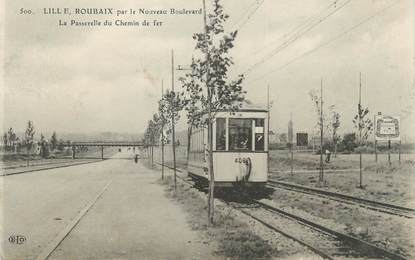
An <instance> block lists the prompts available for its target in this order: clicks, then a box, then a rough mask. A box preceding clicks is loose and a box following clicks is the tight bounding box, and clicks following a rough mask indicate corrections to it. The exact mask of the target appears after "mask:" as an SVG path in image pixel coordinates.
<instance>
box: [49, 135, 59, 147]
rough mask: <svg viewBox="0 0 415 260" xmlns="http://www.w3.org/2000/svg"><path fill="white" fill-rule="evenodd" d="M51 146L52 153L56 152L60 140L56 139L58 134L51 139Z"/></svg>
mask: <svg viewBox="0 0 415 260" xmlns="http://www.w3.org/2000/svg"><path fill="white" fill-rule="evenodd" d="M50 145H51V149H52V151H54V150H55V149H56V148H57V146H58V138H57V137H56V132H53V134H52V136H51V137H50Z"/></svg>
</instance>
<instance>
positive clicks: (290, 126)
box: [288, 112, 294, 177]
mask: <svg viewBox="0 0 415 260" xmlns="http://www.w3.org/2000/svg"><path fill="white" fill-rule="evenodd" d="M288 136H289V138H288V139H289V142H290V152H291V177H292V175H293V172H294V151H293V148H294V142H293V138H294V129H293V113H292V112H290V122H289V124H288Z"/></svg>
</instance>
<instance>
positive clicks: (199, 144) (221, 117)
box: [187, 106, 268, 187]
mask: <svg viewBox="0 0 415 260" xmlns="http://www.w3.org/2000/svg"><path fill="white" fill-rule="evenodd" d="M215 114H216V115H215V118H214V121H213V125H212V128H213V170H214V174H215V186H218V187H233V186H237V185H241V184H243V185H245V186H247V187H262V186H264V185H265V184H266V182H267V178H268V174H267V173H268V120H267V118H268V111H267V110H266V109H263V108H258V107H253V106H250V107H246V106H245V107H243V108H241V109H239V110H238V111H237V112H231V111H220V112H216V113H215ZM207 148H208V133H207V126H205V127H199V128H194V129H193V130H192V135H191V138H190V152H189V160H188V165H187V167H188V169H187V170H188V174H189V176H190V177H192V178H193V179H196V181H198V182H199V183H202V184H204V185H206V184H208V180H209V175H208V152H207Z"/></svg>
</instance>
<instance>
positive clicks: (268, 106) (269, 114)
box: [267, 84, 271, 173]
mask: <svg viewBox="0 0 415 260" xmlns="http://www.w3.org/2000/svg"><path fill="white" fill-rule="evenodd" d="M267 108H268V118H267V121H268V123H267V133H268V134H267V147H268V153H267V173H268V172H269V151H270V149H269V122H270V117H271V112H270V110H271V106H270V104H269V84H268V87H267Z"/></svg>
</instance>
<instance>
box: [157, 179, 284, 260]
mask: <svg viewBox="0 0 415 260" xmlns="http://www.w3.org/2000/svg"><path fill="white" fill-rule="evenodd" d="M160 183H162V184H164V185H166V193H167V195H168V196H169V197H171V198H172V199H174V200H176V201H178V202H179V203H180V204H181V205H182V206H183V207H184V209H185V210H186V212H187V213H188V216H189V222H190V225H191V227H192V229H193V230H197V231H201V232H202V234H203V235H204V236H205V237H206V238H207V240H209V241H212V242H213V244H215V246H216V251H215V254H216V255H217V256H224V257H226V258H230V259H270V258H271V256H272V255H275V254H276V253H277V252H276V250H275V249H273V248H272V247H271V246H270V245H269V244H268V242H267V241H265V240H264V239H262V238H261V237H259V236H258V235H256V234H254V233H253V232H252V231H251V230H250V228H249V226H248V225H247V224H246V223H244V222H241V221H239V220H238V219H237V218H235V215H234V214H233V213H234V209H232V208H230V207H228V206H226V205H222V204H221V203H216V205H215V221H214V222H215V224H214V225H213V226H210V227H209V226H208V225H207V206H206V199H205V198H204V194H201V192H199V191H197V190H195V189H193V188H190V187H189V185H187V184H184V183H182V182H178V183H177V190H174V186H173V179H172V177H171V176H168V177H166V178H165V179H164V181H161V180H160Z"/></svg>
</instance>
